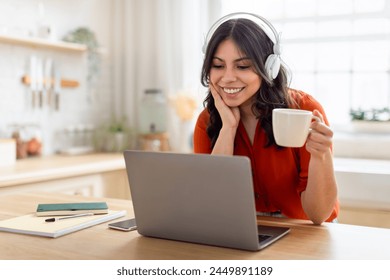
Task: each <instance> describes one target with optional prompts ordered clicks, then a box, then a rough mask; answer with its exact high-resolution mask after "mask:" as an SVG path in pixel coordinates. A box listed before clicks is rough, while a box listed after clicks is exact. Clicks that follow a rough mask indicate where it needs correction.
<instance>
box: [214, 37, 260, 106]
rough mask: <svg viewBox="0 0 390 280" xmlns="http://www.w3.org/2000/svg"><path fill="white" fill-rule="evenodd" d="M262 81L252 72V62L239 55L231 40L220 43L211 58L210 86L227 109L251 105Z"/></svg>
mask: <svg viewBox="0 0 390 280" xmlns="http://www.w3.org/2000/svg"><path fill="white" fill-rule="evenodd" d="M261 82H262V79H261V77H260V76H259V75H258V74H256V72H255V71H254V65H253V62H252V61H251V60H250V59H249V58H248V57H245V55H243V54H242V53H240V51H239V49H238V48H237V46H236V44H235V43H234V42H233V40H231V39H227V40H225V41H222V42H221V43H220V44H219V46H218V48H217V50H216V52H215V55H214V57H213V61H212V64H211V69H210V86H213V87H214V88H215V90H216V91H217V92H218V93H219V95H220V96H221V97H222V99H223V101H224V102H225V103H226V105H227V106H229V107H239V106H245V107H246V106H249V107H251V105H252V97H253V96H254V95H255V94H256V92H257V91H258V90H259V88H260V86H261Z"/></svg>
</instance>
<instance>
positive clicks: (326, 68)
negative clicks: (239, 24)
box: [0, 0, 390, 227]
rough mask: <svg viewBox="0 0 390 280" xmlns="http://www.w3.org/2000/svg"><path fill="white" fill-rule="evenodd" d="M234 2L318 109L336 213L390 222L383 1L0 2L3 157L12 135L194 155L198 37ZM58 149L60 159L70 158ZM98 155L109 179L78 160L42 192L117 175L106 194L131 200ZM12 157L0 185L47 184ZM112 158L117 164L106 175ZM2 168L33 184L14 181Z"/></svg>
mask: <svg viewBox="0 0 390 280" xmlns="http://www.w3.org/2000/svg"><path fill="white" fill-rule="evenodd" d="M236 11H249V12H254V13H258V14H261V15H263V16H265V17H266V18H268V19H269V20H270V21H271V22H272V23H273V24H274V25H275V27H276V29H277V30H278V31H280V32H282V44H283V51H282V59H283V60H284V61H285V63H286V64H287V65H288V67H289V68H290V69H291V73H292V74H291V77H290V79H291V87H294V88H297V89H301V90H303V91H306V92H308V93H310V94H312V95H313V96H314V97H315V98H317V99H318V100H319V101H320V102H321V103H322V104H323V106H324V108H325V111H326V112H327V115H328V118H329V120H330V122H331V126H332V128H333V129H334V132H335V134H334V155H335V172H336V177H337V181H338V185H339V198H340V202H341V205H342V212H341V215H340V221H341V222H345V221H347V222H349V223H356V224H363V225H374V226H384V227H390V224H389V219H388V217H389V213H390V212H389V209H390V201H389V197H390V185H389V182H390V179H389V178H390V177H389V176H390V171H389V170H390V161H389V159H390V147H389V146H390V122H389V106H390V1H385V0H371V1H365V0H240V1H236V0H50V1H49V0H0V97H1V98H0V166H1V165H3V166H4V165H7V160H9V161H10V162H12V155H10V154H9V152H10V151H14V149H12V147H11V149H9V147H10V146H11V145H12V143H11V142H10V141H8V140H3V139H4V138H9V137H11V136H12V135H13V136H15V137H17V136H18V135H19V140H20V141H21V142H20V143H22V144H21V145H18V147H21V149H20V150H19V156H20V157H24V156H34V155H37V154H38V155H39V154H41V155H54V154H56V153H63V154H71V155H74V154H79V153H87V152H91V151H99V152H100V151H103V152H121V151H122V150H123V149H126V148H139V149H149V150H173V151H177V152H191V136H192V129H193V125H194V122H195V120H196V117H197V115H198V113H199V112H200V110H202V101H203V98H204V96H205V92H206V89H205V88H203V87H202V86H201V85H200V69H201V63H202V58H203V56H202V53H201V49H202V45H203V40H204V37H205V35H206V33H207V31H208V29H209V27H210V26H211V25H212V23H213V22H215V21H216V20H217V19H218V18H220V17H221V16H222V15H225V14H227V13H230V12H236ZM64 40H66V41H68V42H64ZM69 41H70V42H69ZM75 42H76V43H75ZM40 96H43V99H42V101H43V102H42V105H40V100H41V99H40ZM48 96H50V104H49V102H48ZM56 96H58V98H57V99H56ZM56 100H59V102H58V105H59V106H58V107H57V106H56ZM17 132H18V133H19V134H17ZM40 144H42V146H41V147H40ZM26 152H27V153H26ZM13 156H14V160H15V155H13ZM95 156H96V155H95ZM99 156H100V155H99ZM104 156H108V154H105V155H104ZM32 158H34V159H36V160H37V161H38V160H39V157H32ZM65 158H66V159H65ZM65 158H64V157H60V161H61V162H62V161H67V162H68V163H69V162H70V163H71V164H70V165H74V164H75V162H76V161H77V159H76V158H69V157H65ZM56 159H57V158H54V160H56ZM43 160H50V158H49V159H47V158H45V157H44V158H43ZM68 160H69V161H68ZM37 161H31V162H30V161H25V162H23V164H27V165H28V164H29V163H30V164H31V166H30V168H28V169H27V171H26V172H27V173H28V172H30V171H31V170H35V167H36V164H35V163H36V162H37ZM101 161H102V162H103V163H106V164H107V166H106V169H107V170H106V169H105V170H103V171H104V172H103V173H102V174H103V175H104V176H103V175H101V176H100V177H99V176H98V178H95V177H94V176H97V175H96V174H95V173H96V167H93V168H92V170H93V173H94V175H93V176H92V175H91V176H90V175H88V174H84V175H85V176H86V177H85V176H84V177H80V176H79V177H77V176H75V172H76V171H78V169H80V168H78V169H77V168H76V169H77V170H72V172H70V173H69V174H70V175H71V176H70V178H67V179H66V180H64V181H61V183H60V182H58V180H56V181H53V182H52V181H48V182H46V183H45V184H46V187H47V189H50V190H52V191H58V190H59V189H61V190H63V189H62V187H63V188H66V189H72V190H71V192H72V193H84V191H86V193H87V194H89V195H98V196H99V195H100V196H108V197H111V195H112V191H114V190H113V189H112V188H111V186H118V184H117V183H113V182H112V179H113V180H118V179H121V180H122V186H123V187H122V188H121V189H122V190H123V191H124V193H121V192H120V194H118V190H117V189H118V188H117V189H115V193H116V194H115V195H114V196H112V197H118V198H119V197H120V198H128V191H129V190H128V186H127V185H128V183H127V181H126V178H125V175H124V170H123V159H122V158H120V159H119V160H114V163H113V162H112V161H109V160H101ZM10 162H8V163H10ZM61 164H62V163H61ZM96 164H97V163H96ZM100 164H102V163H100ZM8 165H9V166H11V167H9V166H6V167H1V168H0V179H1V180H0V182H2V183H3V185H2V193H6V192H14V191H17V189H18V190H25V189H30V188H31V187H34V188H39V189H40V188H42V186H43V182H40V181H34V182H32V181H31V180H32V179H34V178H35V177H34V176H33V174H35V173H28V174H30V175H25V174H24V173H23V170H21V171H20V173H23V174H19V173H18V172H17V171H18V170H14V169H13V168H12V166H15V165H12V164H8ZM113 165H114V166H116V167H115V168H119V169H120V170H117V171H115V172H114V173H110V172H107V171H112V169H113ZM38 166H39V165H38ZM8 167H9V168H8ZM30 169H31V170H30ZM54 169H55V167H54ZM56 170H57V169H56ZM61 170H63V168H60V169H59V170H57V171H58V172H59V171H61ZM38 173H39V172H38ZM76 173H77V172H76ZM10 176H11V177H12V176H14V177H15V178H19V176H22V177H23V178H24V177H25V176H27V177H28V176H30V181H29V182H28V186H27V185H26V186H22V185H20V183H19V182H18V181H17V180H16V181H15V180H13V181H12V180H10ZM107 177H109V179H110V180H108V179H107ZM102 178H105V179H102ZM59 179H61V178H59ZM106 179H107V180H108V181H110V183H102V182H104V181H105V180H106ZM80 180H81V181H82V182H80ZM83 180H85V182H84V181H83ZM91 180H92V181H91ZM11 181H12V182H13V183H12V182H11ZM80 186H82V188H81V189H82V190H81V191H80ZM104 186H109V187H108V188H105V187H104ZM102 189H104V190H105V191H101V190H102ZM96 190H99V191H96ZM125 191H126V192H125Z"/></svg>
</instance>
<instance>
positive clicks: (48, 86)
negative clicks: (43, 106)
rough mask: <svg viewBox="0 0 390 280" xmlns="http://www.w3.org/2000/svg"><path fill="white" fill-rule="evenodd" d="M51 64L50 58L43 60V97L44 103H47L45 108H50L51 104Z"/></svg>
mask: <svg viewBox="0 0 390 280" xmlns="http://www.w3.org/2000/svg"><path fill="white" fill-rule="evenodd" d="M52 64H53V61H52V59H51V58H46V60H45V73H44V77H45V83H44V84H45V95H46V101H47V106H48V107H49V108H51V107H52V106H51V104H52V102H53V101H52V99H53V97H52V94H53V93H52V89H53V73H52Z"/></svg>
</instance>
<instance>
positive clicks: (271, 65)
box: [202, 12, 282, 80]
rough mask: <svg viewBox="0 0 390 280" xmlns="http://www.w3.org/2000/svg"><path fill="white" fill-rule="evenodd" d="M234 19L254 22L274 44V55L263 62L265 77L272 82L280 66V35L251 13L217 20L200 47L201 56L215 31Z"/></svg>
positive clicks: (236, 14) (266, 21)
mask: <svg viewBox="0 0 390 280" xmlns="http://www.w3.org/2000/svg"><path fill="white" fill-rule="evenodd" d="M235 18H246V19H249V20H252V21H253V22H255V23H256V24H257V25H259V26H260V28H261V29H262V30H263V31H264V33H265V34H267V36H268V37H269V38H270V39H271V41H272V42H273V43H274V47H273V51H274V53H273V54H271V55H269V56H268V57H267V59H266V61H265V71H266V74H267V77H268V78H269V79H270V80H274V79H275V78H276V77H277V76H278V73H279V70H280V64H281V59H280V55H281V52H282V50H281V46H280V35H279V33H278V32H277V31H276V29H275V27H273V25H272V24H271V23H270V22H269V21H268V20H266V19H265V18H263V17H261V16H259V15H256V14H252V13H245V12H239V13H232V14H228V15H226V16H224V17H222V18H220V19H219V20H217V21H216V22H215V23H214V24H213V25H212V26H211V28H210V30H209V31H208V32H207V35H206V38H205V41H204V44H203V47H202V52H203V54H205V53H206V50H207V45H208V43H209V41H210V39H211V37H212V36H213V34H214V32H215V30H217V28H218V27H219V26H220V25H221V24H222V23H224V22H225V21H228V20H229V19H235Z"/></svg>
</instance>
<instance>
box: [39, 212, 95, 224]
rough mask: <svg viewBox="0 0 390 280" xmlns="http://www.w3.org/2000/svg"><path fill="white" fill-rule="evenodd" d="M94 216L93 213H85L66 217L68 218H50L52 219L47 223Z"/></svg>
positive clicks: (47, 220)
mask: <svg viewBox="0 0 390 280" xmlns="http://www.w3.org/2000/svg"><path fill="white" fill-rule="evenodd" d="M92 215H94V214H93V213H83V214H77V215H71V216H66V217H58V218H50V219H46V220H45V222H55V221H59V220H65V219H72V218H78V217H85V216H92Z"/></svg>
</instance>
